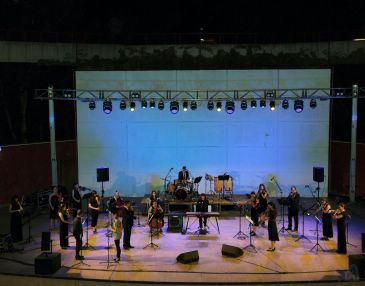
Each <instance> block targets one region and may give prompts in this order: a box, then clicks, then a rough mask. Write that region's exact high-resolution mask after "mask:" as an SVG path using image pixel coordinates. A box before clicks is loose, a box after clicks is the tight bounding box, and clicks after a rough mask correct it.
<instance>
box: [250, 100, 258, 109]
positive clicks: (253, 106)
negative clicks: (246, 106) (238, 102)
mask: <svg viewBox="0 0 365 286" xmlns="http://www.w3.org/2000/svg"><path fill="white" fill-rule="evenodd" d="M256 106H257V102H256V99H252V100H251V108H256Z"/></svg>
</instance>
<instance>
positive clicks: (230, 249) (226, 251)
mask: <svg viewBox="0 0 365 286" xmlns="http://www.w3.org/2000/svg"><path fill="white" fill-rule="evenodd" d="M222 255H226V256H230V257H240V256H241V255H243V250H242V249H241V248H239V247H236V246H231V245H228V244H223V245H222Z"/></svg>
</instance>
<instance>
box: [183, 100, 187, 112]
mask: <svg viewBox="0 0 365 286" xmlns="http://www.w3.org/2000/svg"><path fill="white" fill-rule="evenodd" d="M183 111H184V112H186V111H188V102H187V101H184V102H183Z"/></svg>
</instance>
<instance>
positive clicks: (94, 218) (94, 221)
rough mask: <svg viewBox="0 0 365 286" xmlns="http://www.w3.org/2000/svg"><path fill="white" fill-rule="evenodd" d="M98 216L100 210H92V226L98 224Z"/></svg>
mask: <svg viewBox="0 0 365 286" xmlns="http://www.w3.org/2000/svg"><path fill="white" fill-rule="evenodd" d="M98 217H99V212H98V211H93V210H92V211H91V227H96V225H97V224H98Z"/></svg>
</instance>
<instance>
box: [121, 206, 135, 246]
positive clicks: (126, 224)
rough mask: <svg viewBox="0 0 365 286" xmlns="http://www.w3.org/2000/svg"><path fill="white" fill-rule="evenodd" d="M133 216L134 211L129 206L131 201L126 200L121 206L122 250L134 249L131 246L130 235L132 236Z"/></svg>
mask: <svg viewBox="0 0 365 286" xmlns="http://www.w3.org/2000/svg"><path fill="white" fill-rule="evenodd" d="M133 216H134V210H133V207H132V204H131V201H129V200H127V201H125V202H124V206H123V221H122V225H123V231H124V234H123V248H124V249H126V250H128V249H130V248H134V246H132V245H131V242H130V241H131V234H132V227H133Z"/></svg>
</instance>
